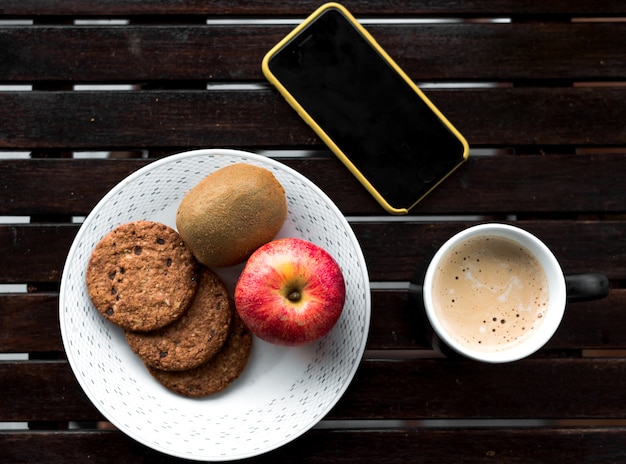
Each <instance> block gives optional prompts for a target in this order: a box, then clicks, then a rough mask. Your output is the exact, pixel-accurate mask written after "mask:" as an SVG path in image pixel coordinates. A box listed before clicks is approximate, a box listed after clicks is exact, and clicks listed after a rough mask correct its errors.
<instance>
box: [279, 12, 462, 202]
mask: <svg viewBox="0 0 626 464" xmlns="http://www.w3.org/2000/svg"><path fill="white" fill-rule="evenodd" d="M269 69H270V71H271V72H272V73H273V74H274V76H275V77H276V78H277V79H278V80H279V81H280V82H281V84H282V85H283V86H284V87H285V88H286V89H287V91H288V92H289V93H290V94H291V95H292V96H293V97H294V98H295V99H296V100H297V101H298V103H299V104H300V105H301V106H302V107H303V108H304V110H305V111H306V112H307V113H308V114H309V116H310V117H311V118H312V119H313V120H315V122H316V123H317V124H318V125H319V126H320V127H321V128H322V129H323V130H324V132H325V133H326V134H327V135H328V137H330V138H331V139H332V140H333V142H334V143H335V144H336V145H337V146H338V147H339V149H340V150H341V151H342V152H343V153H344V155H345V156H346V157H347V158H348V159H349V160H350V161H351V162H352V164H353V165H354V166H355V167H356V168H357V169H358V170H359V171H360V172H361V173H362V174H363V176H365V177H366V178H367V180H368V181H369V182H370V183H371V184H372V186H373V187H374V188H375V189H376V190H377V191H378V192H379V193H380V194H381V195H382V196H383V197H384V198H385V199H386V200H387V202H388V203H390V204H391V205H392V206H393V207H396V208H409V207H411V206H412V205H413V204H414V203H415V202H416V201H418V200H419V199H420V198H421V197H422V196H423V195H424V194H426V193H427V192H428V191H429V190H430V189H431V188H432V187H433V185H436V184H437V183H438V182H439V181H440V180H441V179H442V178H443V177H445V176H446V175H447V174H448V173H449V172H450V171H451V170H452V169H454V168H455V167H456V166H458V165H459V164H460V163H461V162H462V161H463V160H464V150H465V149H464V146H463V144H462V143H461V141H460V140H459V138H458V137H456V136H455V134H454V133H453V132H451V130H450V129H449V128H448V127H447V126H446V125H445V124H444V123H443V122H442V121H441V119H440V118H439V117H438V116H437V115H436V114H435V113H434V112H433V111H432V109H431V108H430V107H429V106H428V105H427V104H426V103H425V102H424V101H423V100H422V99H421V98H420V96H419V95H418V94H417V93H416V92H415V91H414V89H413V88H412V87H411V86H410V85H409V84H408V83H407V82H406V81H405V80H404V79H403V78H402V76H400V75H399V74H398V73H397V72H396V71H395V70H394V68H393V67H392V66H391V65H390V64H389V63H388V62H387V61H386V60H384V59H383V58H382V57H381V56H380V54H379V53H378V51H377V50H376V48H374V47H373V46H372V45H371V44H370V43H369V42H368V41H367V40H366V39H365V38H364V37H363V36H362V35H361V33H360V31H359V30H358V29H357V28H356V27H355V26H354V25H353V24H352V23H351V22H349V21H348V20H347V19H346V18H345V17H344V16H343V14H342V13H341V12H340V11H338V10H335V9H329V10H327V11H325V12H324V13H322V14H321V15H320V16H319V17H318V18H316V19H315V20H314V21H313V22H312V23H310V24H309V25H308V26H307V27H306V28H305V29H303V30H302V31H301V33H300V34H298V35H297V36H296V37H295V38H294V39H293V40H291V41H290V42H288V43H287V44H286V45H285V46H284V47H283V48H281V49H280V50H279V51H278V53H276V54H275V55H274V56H273V57H272V58H271V59H270V61H269Z"/></svg>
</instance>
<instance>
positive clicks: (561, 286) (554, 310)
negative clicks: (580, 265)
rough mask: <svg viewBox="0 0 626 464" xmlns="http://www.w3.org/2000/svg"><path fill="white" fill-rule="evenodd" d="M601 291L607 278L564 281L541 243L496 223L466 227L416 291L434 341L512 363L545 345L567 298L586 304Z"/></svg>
mask: <svg viewBox="0 0 626 464" xmlns="http://www.w3.org/2000/svg"><path fill="white" fill-rule="evenodd" d="M511 256H514V258H510V257H511ZM481 259H482V262H480V260H481ZM470 261H472V262H471V263H470ZM529 269H535V270H534V271H529ZM544 275H545V278H544V277H543V276H544ZM446 276H447V277H446ZM568 277H569V276H568ZM578 282H581V285H579V284H578ZM546 286H547V288H544V287H546ZM607 293H608V279H607V278H606V277H605V276H603V275H600V274H582V275H579V276H577V278H572V279H569V278H568V281H567V284H566V277H565V276H564V274H563V271H562V270H561V266H560V265H559V263H558V261H557V259H556V257H555V256H554V254H553V253H552V252H551V251H550V249H549V248H548V247H547V246H546V245H545V244H544V243H543V242H542V241H541V240H539V239H538V238H537V237H535V236H534V235H533V234H531V233H529V232H527V231H525V230H523V229H520V228H519V227H515V226H511V225H507V224H495V223H491V224H481V225H477V226H473V227H470V228H468V229H465V230H463V231H461V232H459V233H458V234H456V235H455V236H453V237H452V238H450V239H449V240H448V241H446V242H445V243H444V244H443V245H442V246H441V247H440V248H439V250H438V251H437V253H436V254H435V256H434V257H433V259H432V260H431V262H430V264H429V266H428V268H427V270H426V276H425V279H424V285H423V288H422V294H423V302H424V309H425V312H426V315H427V318H428V322H429V323H430V325H431V327H432V329H433V331H434V335H435V336H436V338H437V339H436V340H435V344H436V345H437V344H438V345H441V343H443V345H444V347H447V348H451V349H452V350H453V351H454V352H455V353H457V354H460V355H462V356H464V357H466V358H470V359H473V360H477V361H483V362H489V363H504V362H511V361H516V360H519V359H522V358H525V357H527V356H529V355H531V354H533V353H535V352H536V351H537V350H539V349H540V348H541V347H542V346H544V345H545V344H546V343H547V342H548V340H550V338H551V337H552V336H553V335H554V333H555V332H556V330H557V328H558V327H559V325H560V323H561V320H562V318H563V314H564V312H565V306H566V303H567V301H568V294H572V295H575V297H576V298H577V299H580V300H586V299H595V298H602V297H604V296H606V294H607ZM442 351H443V350H442Z"/></svg>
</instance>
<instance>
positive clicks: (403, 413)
mask: <svg viewBox="0 0 626 464" xmlns="http://www.w3.org/2000/svg"><path fill="white" fill-rule="evenodd" d="M0 379H2V382H0V420H3V421H26V420H31V421H32V420H41V421H46V420H58V421H61V420H78V421H81V420H82V421H85V420H96V419H98V418H101V416H100V414H99V413H98V412H97V411H96V410H95V409H94V407H93V406H92V405H91V403H90V402H89V400H88V399H87V397H86V396H85V394H84V393H83V392H82V390H81V388H80V386H79V385H78V383H77V381H76V379H75V377H74V374H73V373H72V371H71V369H70V367H69V364H67V363H66V362H64V361H5V362H1V363H0ZM9 379H10V381H9ZM538 379H541V385H540V386H539V385H538V384H537V383H538V382H539V380H538ZM574 385H575V386H576V388H572V386H574ZM624 388H626V359H619V358H602V359H601V358H597V359H594V358H591V359H558V358H549V359H538V358H537V359H526V360H523V361H518V362H516V363H510V364H507V365H491V364H484V363H475V362H470V361H452V360H449V359H416V360H395V361H392V362H390V361H387V360H382V361H377V360H364V361H363V362H362V363H361V365H360V367H359V370H358V371H357V373H356V375H355V378H354V380H353V382H352V384H351V385H350V387H349V388H348V390H347V392H346V394H345V395H344V396H343V397H342V399H341V400H340V401H339V403H338V404H337V406H335V408H334V409H333V410H332V411H331V412H330V413H329V415H328V418H329V419H377V420H378V419H406V420H413V419H451V418H456V419H495V418H500V419H529V418H531V419H610V418H614V419H620V418H622V419H623V418H624V417H625V416H626V397H624V395H623V391H624ZM382 392H384V394H383V393H382Z"/></svg>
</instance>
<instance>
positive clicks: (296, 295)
mask: <svg viewBox="0 0 626 464" xmlns="http://www.w3.org/2000/svg"><path fill="white" fill-rule="evenodd" d="M300 298H302V295H301V294H300V292H299V291H298V290H293V291H292V292H289V294H288V295H287V299H288V300H289V301H293V302H297V301H300Z"/></svg>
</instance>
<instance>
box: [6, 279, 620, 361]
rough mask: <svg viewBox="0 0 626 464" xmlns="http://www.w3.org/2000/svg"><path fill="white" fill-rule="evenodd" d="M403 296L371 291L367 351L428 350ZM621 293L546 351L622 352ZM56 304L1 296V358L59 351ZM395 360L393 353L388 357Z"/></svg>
mask: <svg viewBox="0 0 626 464" xmlns="http://www.w3.org/2000/svg"><path fill="white" fill-rule="evenodd" d="M415 298H417V299H414V297H411V299H409V296H408V294H407V292H406V291H405V290H374V291H372V319H371V326H370V331H369V335H368V340H367V349H368V350H416V349H417V350H428V349H430V345H429V341H428V339H427V336H426V334H427V329H426V323H425V320H424V316H423V313H422V310H421V307H420V300H419V296H418V297H415ZM624 306H626V290H623V289H613V290H611V292H610V295H609V297H608V298H607V299H605V300H601V301H593V302H584V303H576V304H570V305H569V306H568V308H567V311H566V314H565V317H564V319H563V322H562V324H561V326H560V328H559V330H558V331H557V332H556V334H555V335H554V337H553V338H552V339H551V340H550V342H549V343H548V345H547V346H546V348H545V350H584V349H626V318H624V317H622V314H621V313H620V312H619V311H615V308H621V307H624ZM58 311H59V302H58V294H55V293H31V294H8V295H1V296H0V353H1V352H14V353H28V352H47V351H62V350H63V343H62V340H61V333H60V330H59V317H58ZM390 356H394V353H390Z"/></svg>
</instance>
